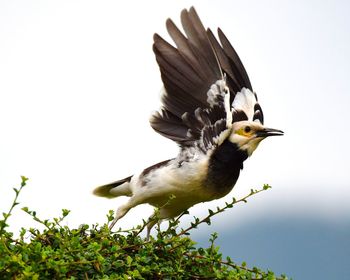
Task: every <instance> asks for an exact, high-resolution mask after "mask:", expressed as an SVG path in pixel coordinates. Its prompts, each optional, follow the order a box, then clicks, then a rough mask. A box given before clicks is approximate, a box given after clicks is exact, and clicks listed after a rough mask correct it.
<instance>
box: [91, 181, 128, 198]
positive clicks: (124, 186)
mask: <svg viewBox="0 0 350 280" xmlns="http://www.w3.org/2000/svg"><path fill="white" fill-rule="evenodd" d="M131 178H132V176H129V177H127V178H124V179H122V180H119V181H115V182H112V183H110V184H107V185H103V186H100V187H97V188H95V189H94V191H93V194H94V195H96V196H101V197H105V198H114V197H117V196H123V195H126V196H130V195H131V194H132V193H131V190H130V184H129V183H130V180H131Z"/></svg>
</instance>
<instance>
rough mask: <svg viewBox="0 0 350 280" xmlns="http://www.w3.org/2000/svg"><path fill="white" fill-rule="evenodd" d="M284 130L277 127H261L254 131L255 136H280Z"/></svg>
mask: <svg viewBox="0 0 350 280" xmlns="http://www.w3.org/2000/svg"><path fill="white" fill-rule="evenodd" d="M283 134H284V132H283V131H282V130H279V129H274V128H267V127H265V128H263V129H262V130H259V131H257V132H256V137H263V138H265V137H268V136H282V135H283Z"/></svg>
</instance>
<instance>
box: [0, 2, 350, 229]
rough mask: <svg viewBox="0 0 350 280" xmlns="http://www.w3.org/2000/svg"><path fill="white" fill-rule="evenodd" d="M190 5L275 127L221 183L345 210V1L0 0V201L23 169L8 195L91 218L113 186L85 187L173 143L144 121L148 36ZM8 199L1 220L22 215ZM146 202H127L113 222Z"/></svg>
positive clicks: (122, 173) (349, 44) (264, 203)
mask: <svg viewBox="0 0 350 280" xmlns="http://www.w3.org/2000/svg"><path fill="white" fill-rule="evenodd" d="M191 5H194V6H195V7H196V8H197V11H198V13H199V15H200V17H201V18H202V20H203V22H204V25H205V26H209V27H211V28H212V29H214V30H215V29H216V27H218V26H220V27H221V28H222V29H223V30H224V32H225V33H226V35H227V36H228V38H229V39H230V40H231V42H232V44H233V45H234V47H235V48H236V50H237V51H238V53H239V55H240V56H241V59H242V60H243V63H244V64H245V66H246V68H247V71H248V74H249V76H250V79H251V82H252V84H253V88H254V90H255V91H256V92H257V94H258V96H259V100H260V103H261V104H262V107H263V110H264V114H265V122H266V125H267V126H270V127H275V128H279V129H282V130H284V131H285V133H286V135H285V136H284V137H283V138H273V139H268V140H266V142H263V143H262V144H261V146H260V147H259V148H258V150H257V151H256V152H255V154H254V155H253V157H252V158H251V159H249V160H248V161H247V162H246V164H245V169H244V171H243V173H242V176H241V178H240V180H239V182H238V184H237V185H236V187H235V190H234V191H233V194H241V193H247V192H249V190H250V188H251V187H260V186H261V185H262V184H264V183H270V184H271V185H272V186H273V187H274V188H273V189H272V191H270V192H269V193H266V194H263V195H261V200H260V202H259V204H257V205H259V207H264V208H271V209H272V210H271V211H273V209H274V208H273V207H274V206H276V205H279V209H280V210H279V211H281V212H291V213H293V212H295V211H296V212H298V211H299V212H301V213H302V212H303V211H305V209H306V210H307V211H311V212H314V213H316V214H319V215H321V216H324V217H325V218H330V219H334V218H335V217H339V215H340V214H341V213H342V212H345V211H348V210H349V207H348V205H347V201H348V199H349V198H350V188H349V187H350V186H349V179H350V175H349V171H348V170H349V166H350V160H349V158H350V149H349V148H348V139H349V136H350V133H349V124H348V121H349V117H348V109H347V108H348V106H349V104H350V98H349V92H350V83H349V73H350V69H349V68H350V66H349V65H350V64H349V62H350V55H349V49H350V34H349V26H350V20H349V17H348V11H349V5H348V4H347V2H346V1H308V2H306V1H277V0H276V1H258V0H256V1H228V0H227V1H215V2H214V1H173V2H170V1H147V2H146V1H124V2H122V3H121V2H117V1H1V2H0V40H1V41H0V129H1V138H0V211H6V210H7V208H8V207H9V206H10V201H12V197H13V195H14V194H13V191H12V187H14V186H17V185H18V184H19V182H20V175H25V176H27V177H29V178H30V181H29V182H28V186H27V188H26V189H25V190H24V191H23V193H22V194H21V198H20V201H21V202H22V204H21V206H29V208H32V209H33V210H37V212H38V214H39V215H41V216H43V217H45V218H48V217H52V216H54V215H58V214H59V213H60V209H61V208H68V209H70V210H72V214H71V216H70V218H69V219H68V222H69V224H73V225H79V224H81V223H95V222H100V223H102V222H104V221H105V220H104V218H105V214H106V213H107V211H108V210H109V209H115V208H116V207H117V206H118V205H120V204H121V203H122V202H123V200H124V199H123V198H121V199H116V200H109V201H107V200H104V199H101V198H96V197H93V196H92V195H91V191H92V189H93V188H94V187H95V186H97V185H100V184H104V183H108V182H110V181H113V180H117V179H120V178H123V177H126V176H128V175H131V174H133V173H134V171H135V170H139V169H142V168H145V167H147V166H149V165H151V164H154V163H156V162H158V161H161V160H165V159H168V158H171V157H174V156H175V155H176V153H177V146H176V144H175V143H172V142H171V141H169V140H167V139H165V138H163V137H161V136H159V135H157V134H156V133H155V132H153V130H152V129H151V128H150V126H149V124H148V117H149V115H150V113H151V112H152V111H153V110H156V109H157V108H158V106H159V101H158V99H159V94H160V89H161V80H160V75H159V71H158V66H157V64H156V62H155V59H154V55H153V52H152V36H153V33H154V32H158V33H160V35H162V36H164V37H166V38H168V37H167V36H166V35H165V34H166V31H165V20H166V18H168V17H171V18H172V19H173V20H174V21H175V22H176V23H179V22H180V21H179V16H180V11H181V10H182V9H183V8H189V7H190V6H191ZM296 204H298V207H295V206H296ZM209 205H217V202H212V203H209V204H208V206H209ZM246 207H247V213H251V212H249V206H246ZM203 209H207V206H203V205H200V206H197V207H195V208H194V211H193V213H198V212H201V211H202V210H203ZM20 212H21V211H17V212H16V215H15V216H14V217H13V218H12V219H11V220H10V223H11V225H13V227H14V228H18V227H19V226H23V225H29V224H30V219H29V218H28V217H27V216H26V215H25V214H21V213H20ZM151 212H152V208H151V207H148V206H142V207H138V208H137V209H136V210H133V211H132V212H130V213H129V214H128V215H127V216H126V218H124V220H123V221H122V222H121V223H120V225H121V226H130V225H136V224H137V223H138V222H139V221H141V218H146V217H148V215H150V214H151ZM252 215H254V213H252Z"/></svg>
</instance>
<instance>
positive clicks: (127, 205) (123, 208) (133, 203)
mask: <svg viewBox="0 0 350 280" xmlns="http://www.w3.org/2000/svg"><path fill="white" fill-rule="evenodd" d="M138 204H139V201H138V200H137V198H136V197H131V198H130V199H129V201H128V202H127V203H125V204H124V205H122V206H120V207H119V208H118V209H117V214H116V215H115V218H114V219H113V221H112V223H111V224H110V226H109V229H110V230H111V229H112V228H113V227H114V225H115V223H116V222H118V220H119V219H121V218H123V217H124V216H125V214H126V213H128V211H129V210H130V209H131V208H133V207H134V206H136V205H138Z"/></svg>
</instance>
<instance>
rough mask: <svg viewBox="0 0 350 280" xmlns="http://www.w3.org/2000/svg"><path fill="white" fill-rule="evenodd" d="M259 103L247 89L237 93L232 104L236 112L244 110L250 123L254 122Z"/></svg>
mask: <svg viewBox="0 0 350 280" xmlns="http://www.w3.org/2000/svg"><path fill="white" fill-rule="evenodd" d="M256 103H257V99H256V96H255V94H254V93H253V92H251V91H250V90H249V89H247V88H242V90H241V91H240V92H237V94H236V96H235V99H234V100H233V102H232V108H233V109H234V110H242V111H243V112H244V113H245V114H246V115H247V117H248V120H249V121H253V117H254V113H255V112H254V106H255V104H256Z"/></svg>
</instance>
